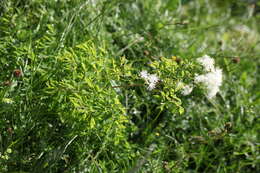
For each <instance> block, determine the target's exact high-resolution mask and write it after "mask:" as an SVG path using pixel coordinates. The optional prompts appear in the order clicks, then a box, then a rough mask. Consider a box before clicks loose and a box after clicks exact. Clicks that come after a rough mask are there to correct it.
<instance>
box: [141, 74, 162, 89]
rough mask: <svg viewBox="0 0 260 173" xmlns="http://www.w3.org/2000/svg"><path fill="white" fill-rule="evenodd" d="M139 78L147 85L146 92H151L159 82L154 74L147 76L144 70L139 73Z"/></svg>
mask: <svg viewBox="0 0 260 173" xmlns="http://www.w3.org/2000/svg"><path fill="white" fill-rule="evenodd" d="M140 77H141V78H143V79H144V80H145V82H146V83H147V84H148V87H147V88H148V90H153V89H154V88H155V87H156V84H157V83H158V82H159V80H160V79H159V78H158V76H157V75H156V74H149V73H148V72H147V71H145V70H144V71H141V72H140Z"/></svg>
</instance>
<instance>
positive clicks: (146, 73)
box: [140, 70, 149, 79]
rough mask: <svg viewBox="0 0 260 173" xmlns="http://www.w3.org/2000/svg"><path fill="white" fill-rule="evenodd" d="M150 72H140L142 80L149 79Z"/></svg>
mask: <svg viewBox="0 0 260 173" xmlns="http://www.w3.org/2000/svg"><path fill="white" fill-rule="evenodd" d="M148 75H149V74H148V72H147V71H146V70H143V71H141V72H140V76H141V78H143V79H147V78H148Z"/></svg>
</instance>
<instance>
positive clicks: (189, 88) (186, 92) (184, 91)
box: [181, 85, 193, 96]
mask: <svg viewBox="0 0 260 173" xmlns="http://www.w3.org/2000/svg"><path fill="white" fill-rule="evenodd" d="M192 90H193V86H191V85H185V86H184V87H183V88H182V91H181V93H182V94H183V95H185V96H187V95H189V94H190V93H191V92H192Z"/></svg>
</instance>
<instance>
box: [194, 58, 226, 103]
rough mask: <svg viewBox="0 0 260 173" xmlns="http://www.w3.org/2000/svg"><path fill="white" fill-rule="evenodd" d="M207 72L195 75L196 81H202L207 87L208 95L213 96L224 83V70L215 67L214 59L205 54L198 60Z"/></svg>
mask: <svg viewBox="0 0 260 173" xmlns="http://www.w3.org/2000/svg"><path fill="white" fill-rule="evenodd" d="M197 61H198V62H199V63H200V64H201V65H202V66H203V67H204V69H205V71H206V72H207V73H206V74H203V75H197V76H196V77H195V83H197V84H198V83H202V84H203V85H204V86H205V87H206V89H207V97H208V98H209V99H211V98H213V97H214V96H215V95H216V94H217V93H218V92H219V87H220V86H221V84H222V70H221V69H219V68H217V67H216V68H215V67H214V59H213V58H211V57H209V56H208V55H205V56H203V57H201V58H198V60H197Z"/></svg>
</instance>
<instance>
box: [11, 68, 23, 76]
mask: <svg viewBox="0 0 260 173" xmlns="http://www.w3.org/2000/svg"><path fill="white" fill-rule="evenodd" d="M13 74H14V76H15V77H21V76H22V71H21V70H20V69H15V70H14V72H13Z"/></svg>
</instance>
